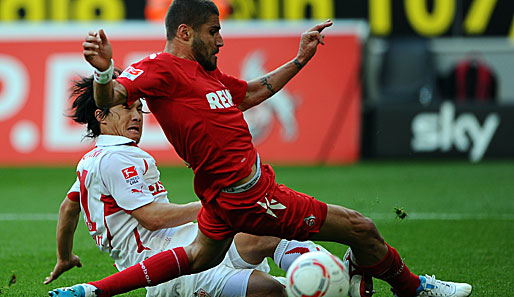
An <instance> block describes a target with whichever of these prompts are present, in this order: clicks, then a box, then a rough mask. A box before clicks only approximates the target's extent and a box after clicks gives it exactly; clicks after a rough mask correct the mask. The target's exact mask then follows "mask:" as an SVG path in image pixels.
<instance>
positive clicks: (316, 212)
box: [198, 165, 327, 240]
mask: <svg viewBox="0 0 514 297" xmlns="http://www.w3.org/2000/svg"><path fill="white" fill-rule="evenodd" d="M326 217H327V204H326V203H324V202H321V201H318V200H316V199H314V198H313V197H311V196H309V195H306V194H303V193H300V192H296V191H294V190H291V189H289V188H288V187H286V186H284V185H278V184H277V183H276V182H275V172H274V171H273V168H271V166H269V165H261V177H260V179H259V181H258V182H257V183H256V184H255V185H254V186H253V187H252V188H250V189H249V190H247V191H245V192H242V193H225V192H220V194H219V195H218V196H217V197H216V198H215V199H213V200H212V201H211V202H210V203H204V204H203V207H202V209H201V210H200V213H199V214H198V227H199V228H200V230H201V231H202V232H203V233H204V234H205V235H207V236H208V237H210V238H212V239H215V240H221V239H226V238H229V237H232V236H234V235H235V234H236V233H238V232H245V233H250V234H254V235H269V236H276V237H279V238H283V239H296V240H307V239H308V238H309V237H310V235H311V234H313V233H317V232H319V229H320V228H321V226H322V225H323V222H324V221H325V218H326Z"/></svg>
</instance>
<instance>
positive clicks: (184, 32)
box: [177, 24, 193, 41]
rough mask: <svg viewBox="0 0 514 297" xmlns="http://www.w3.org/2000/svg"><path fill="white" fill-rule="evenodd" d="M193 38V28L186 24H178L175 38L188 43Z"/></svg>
mask: <svg viewBox="0 0 514 297" xmlns="http://www.w3.org/2000/svg"><path fill="white" fill-rule="evenodd" d="M192 36H193V28H191V27H190V26H188V25H186V24H180V25H179V26H178V28H177V37H178V38H179V39H181V40H184V41H189V40H190V39H191V37H192Z"/></svg>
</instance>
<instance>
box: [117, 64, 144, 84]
mask: <svg viewBox="0 0 514 297" xmlns="http://www.w3.org/2000/svg"><path fill="white" fill-rule="evenodd" d="M143 72H145V71H144V70H141V69H137V68H134V67H132V66H129V67H128V68H127V69H125V70H124V71H123V72H122V73H121V74H120V77H126V78H128V79H130V80H131V81H134V80H135V79H136V78H138V76H140V75H141V74H143Z"/></svg>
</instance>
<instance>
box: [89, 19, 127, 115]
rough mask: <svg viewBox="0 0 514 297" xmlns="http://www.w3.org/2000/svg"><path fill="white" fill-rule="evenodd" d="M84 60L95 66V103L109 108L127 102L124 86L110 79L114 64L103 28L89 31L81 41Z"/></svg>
mask: <svg viewBox="0 0 514 297" xmlns="http://www.w3.org/2000/svg"><path fill="white" fill-rule="evenodd" d="M82 48H83V54H84V58H85V59H86V61H88V63H89V64H91V66H93V67H94V68H95V77H94V78H95V82H94V91H95V103H96V105H97V106H98V107H103V108H109V107H112V106H115V105H118V104H122V103H126V102H127V91H126V89H125V87H123V86H122V85H121V84H119V83H118V82H116V81H113V80H112V74H113V71H114V65H113V63H114V62H113V60H112V47H111V44H110V42H109V40H108V39H107V35H106V34H105V32H104V30H103V29H100V30H98V32H95V31H90V32H89V33H88V35H87V36H86V39H85V40H84V42H83V43H82Z"/></svg>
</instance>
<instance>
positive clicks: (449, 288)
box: [393, 275, 473, 297]
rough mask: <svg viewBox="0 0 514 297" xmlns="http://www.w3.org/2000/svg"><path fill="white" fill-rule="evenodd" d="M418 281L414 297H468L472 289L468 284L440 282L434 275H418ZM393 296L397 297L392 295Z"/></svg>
mask: <svg viewBox="0 0 514 297" xmlns="http://www.w3.org/2000/svg"><path fill="white" fill-rule="evenodd" d="M419 280H420V281H421V284H420V285H419V288H418V290H417V292H416V297H468V296H469V295H471V291H472V289H473V288H472V287H471V285H470V284H466V283H454V282H447V281H440V280H438V279H436V278H435V275H432V276H429V275H425V276H421V275H420V276H419ZM393 293H394V292H393ZM394 296H398V295H396V294H394Z"/></svg>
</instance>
